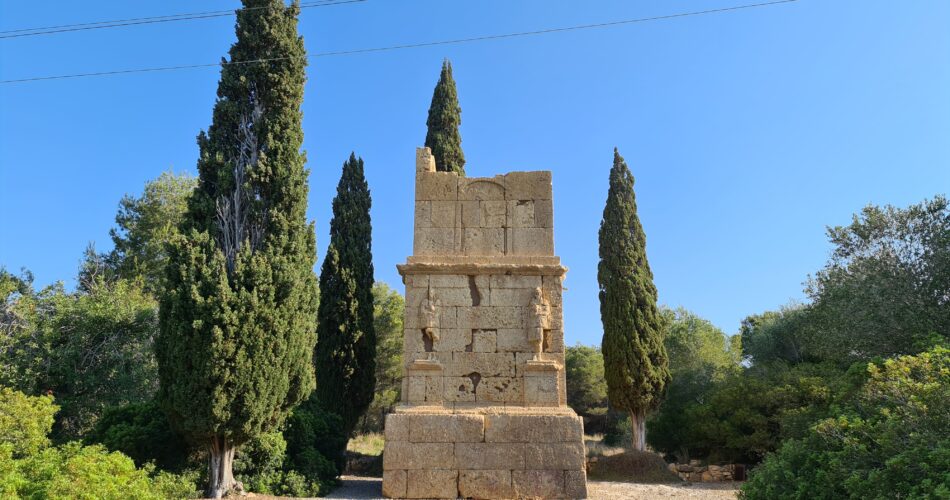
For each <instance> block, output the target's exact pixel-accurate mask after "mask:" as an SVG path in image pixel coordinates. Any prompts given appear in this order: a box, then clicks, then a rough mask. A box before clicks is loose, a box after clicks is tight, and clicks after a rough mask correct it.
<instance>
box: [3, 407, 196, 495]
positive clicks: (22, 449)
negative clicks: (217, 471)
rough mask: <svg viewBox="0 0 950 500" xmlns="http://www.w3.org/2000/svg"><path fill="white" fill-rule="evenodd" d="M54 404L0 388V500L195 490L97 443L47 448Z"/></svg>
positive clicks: (182, 480) (189, 483) (180, 478)
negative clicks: (137, 464)
mask: <svg viewBox="0 0 950 500" xmlns="http://www.w3.org/2000/svg"><path fill="white" fill-rule="evenodd" d="M56 409H57V408H56V405H54V404H53V399H52V398H51V397H49V396H39V397H31V396H26V395H24V394H23V393H21V392H18V391H13V390H10V389H8V388H0V496H2V497H3V498H47V499H66V498H87V499H125V498H143V499H152V498H154V499H160V498H183V497H185V496H191V494H192V493H193V492H194V490H195V487H194V481H193V479H190V478H189V477H187V476H174V475H171V474H167V473H159V474H155V475H154V476H153V474H152V473H153V472H154V469H153V468H152V466H151V465H149V466H148V467H145V468H143V469H136V467H135V463H134V462H133V461H132V459H130V458H129V457H127V456H125V455H122V454H121V453H117V452H112V453H110V452H108V451H107V450H106V449H105V448H104V447H102V446H100V445H95V446H83V445H82V444H81V443H79V442H76V441H74V442H69V443H66V444H64V445H62V446H59V447H50V446H48V444H49V440H48V438H47V433H48V432H49V430H50V428H51V427H52V424H53V414H54V413H55V412H56Z"/></svg>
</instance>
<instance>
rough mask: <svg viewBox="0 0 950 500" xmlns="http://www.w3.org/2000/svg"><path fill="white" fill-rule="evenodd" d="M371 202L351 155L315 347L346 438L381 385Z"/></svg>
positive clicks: (358, 161)
mask: <svg viewBox="0 0 950 500" xmlns="http://www.w3.org/2000/svg"><path fill="white" fill-rule="evenodd" d="M371 203H372V202H371V200H370V193H369V186H368V185H367V184H366V179H365V178H364V177H363V159H362V158H357V157H356V155H355V154H351V155H350V159H349V160H347V161H346V162H345V163H344V164H343V174H342V175H341V176H340V183H339V185H337V188H336V197H335V198H333V219H332V220H331V221H330V247H329V248H328V249H327V256H326V258H325V259H324V261H323V268H322V269H321V271H320V297H321V300H320V308H319V311H318V312H317V324H318V325H319V326H318V327H317V347H316V350H315V352H314V363H315V365H316V373H317V390H316V392H315V396H316V398H317V400H318V402H319V403H320V406H321V407H323V408H324V409H325V410H327V411H330V412H333V413H336V414H337V415H339V416H340V417H342V419H343V426H344V430H345V431H346V436H347V437H349V436H350V435H351V434H352V432H353V429H354V428H355V427H356V424H357V422H358V421H359V418H360V416H362V415H363V413H365V412H366V409H367V408H369V404H370V403H371V402H372V401H373V392H374V390H375V386H376V374H375V370H376V330H375V328H374V326H373V252H372V226H371V223H370V216H369V209H370V205H371ZM343 442H344V443H345V442H346V441H345V440H344V441H343ZM342 452H343V450H342V449H341V450H340V453H342Z"/></svg>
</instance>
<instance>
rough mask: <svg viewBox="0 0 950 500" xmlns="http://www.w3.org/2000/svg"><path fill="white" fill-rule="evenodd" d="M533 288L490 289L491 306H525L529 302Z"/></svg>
mask: <svg viewBox="0 0 950 500" xmlns="http://www.w3.org/2000/svg"><path fill="white" fill-rule="evenodd" d="M534 290H535V289H534V288H492V289H491V299H490V301H489V302H490V304H489V305H492V306H526V305H528V303H529V302H531V296H532V294H534Z"/></svg>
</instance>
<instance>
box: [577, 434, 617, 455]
mask: <svg viewBox="0 0 950 500" xmlns="http://www.w3.org/2000/svg"><path fill="white" fill-rule="evenodd" d="M584 445H586V446H587V456H588V457H609V456H612V455H619V454H621V453H623V451H624V448H623V447H622V446H608V445H606V444H604V435H603V434H588V435H585V436H584Z"/></svg>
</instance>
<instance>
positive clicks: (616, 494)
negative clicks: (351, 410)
mask: <svg viewBox="0 0 950 500" xmlns="http://www.w3.org/2000/svg"><path fill="white" fill-rule="evenodd" d="M381 484H382V480H381V479H379V478H375V477H356V476H343V486H341V487H340V488H338V489H337V490H336V491H334V492H333V493H332V494H330V495H329V496H327V497H326V498H337V499H347V500H366V499H377V498H382V495H381V494H380V489H381ZM736 487H737V486H735V485H734V484H732V483H704V484H692V485H689V486H685V485H679V484H634V483H614V482H607V481H588V482H587V491H588V498H590V499H592V500H600V499H615V498H624V499H634V500H638V499H643V500H646V499H653V498H691V499H693V498H695V499H715V500H720V499H729V500H732V499H734V498H736Z"/></svg>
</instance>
